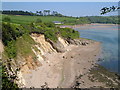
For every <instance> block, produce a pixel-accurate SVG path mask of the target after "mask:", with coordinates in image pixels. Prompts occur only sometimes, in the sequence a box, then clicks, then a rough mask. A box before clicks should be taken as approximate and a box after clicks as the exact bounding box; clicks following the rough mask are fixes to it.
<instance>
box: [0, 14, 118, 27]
mask: <svg viewBox="0 0 120 90" xmlns="http://www.w3.org/2000/svg"><path fill="white" fill-rule="evenodd" d="M6 17H9V18H10V19H11V21H10V22H11V23H16V24H30V23H31V22H35V21H36V20H37V19H40V20H41V21H42V22H45V23H47V22H53V21H60V22H62V23H63V24H65V25H75V24H90V23H104V24H117V23H119V22H118V17H117V16H87V17H67V16H64V17H59V16H27V15H6V14H2V18H0V21H1V20H2V21H5V18H6Z"/></svg>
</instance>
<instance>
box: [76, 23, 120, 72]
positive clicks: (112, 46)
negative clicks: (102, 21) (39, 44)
mask: <svg viewBox="0 0 120 90" xmlns="http://www.w3.org/2000/svg"><path fill="white" fill-rule="evenodd" d="M75 30H78V31H79V32H80V37H83V38H88V39H93V40H96V41H99V42H101V43H102V54H103V55H102V56H103V58H104V60H103V61H101V62H100V65H102V66H104V67H105V68H107V69H109V70H110V71H114V72H118V26H117V25H88V26H81V27H80V28H76V29H75ZM118 73H120V72H118Z"/></svg>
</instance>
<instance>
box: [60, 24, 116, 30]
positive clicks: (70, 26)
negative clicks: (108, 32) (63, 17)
mask: <svg viewBox="0 0 120 90" xmlns="http://www.w3.org/2000/svg"><path fill="white" fill-rule="evenodd" d="M88 25H106V26H111V25H116V26H117V25H118V24H103V23H91V24H77V25H60V26H59V27H60V28H73V29H75V28H79V27H81V26H88Z"/></svg>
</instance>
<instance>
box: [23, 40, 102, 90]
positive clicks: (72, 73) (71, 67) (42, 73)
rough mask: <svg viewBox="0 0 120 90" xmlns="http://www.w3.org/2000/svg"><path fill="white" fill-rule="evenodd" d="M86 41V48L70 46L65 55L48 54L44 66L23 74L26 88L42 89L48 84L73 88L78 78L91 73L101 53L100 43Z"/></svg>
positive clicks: (50, 86)
mask: <svg viewBox="0 0 120 90" xmlns="http://www.w3.org/2000/svg"><path fill="white" fill-rule="evenodd" d="M85 40H86V39H85ZM86 41H87V42H88V45H86V46H84V45H79V46H78V45H69V46H67V47H66V48H67V51H66V52H64V53H52V54H46V55H45V58H46V59H45V60H44V61H43V63H44V64H43V65H42V66H40V67H38V68H37V69H36V70H30V73H27V74H23V77H24V80H25V84H26V85H25V87H27V88H29V87H35V88H40V86H43V85H45V84H46V83H47V85H48V87H49V88H57V87H60V88H61V87H62V88H69V87H71V85H72V84H73V83H74V81H75V78H76V77H77V76H79V75H84V74H85V73H87V72H89V70H90V69H91V68H92V67H93V66H94V65H95V64H96V62H97V59H98V57H99V55H100V52H101V47H100V43H99V42H96V41H92V40H86ZM94 84H95V83H94ZM94 84H92V85H94ZM97 85H99V83H97ZM83 87H84V86H83ZM84 88H86V87H84Z"/></svg>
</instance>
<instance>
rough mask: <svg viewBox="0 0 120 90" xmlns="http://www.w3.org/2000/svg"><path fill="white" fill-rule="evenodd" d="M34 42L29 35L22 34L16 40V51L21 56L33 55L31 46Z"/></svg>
mask: <svg viewBox="0 0 120 90" xmlns="http://www.w3.org/2000/svg"><path fill="white" fill-rule="evenodd" d="M34 44H35V42H34V40H33V39H32V38H31V37H30V36H29V35H26V34H25V35H23V36H22V37H20V38H18V39H17V41H16V47H17V53H18V54H21V55H22V56H23V57H27V56H28V55H32V56H33V55H34V53H33V51H32V49H31V47H32V46H33V45H34Z"/></svg>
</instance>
